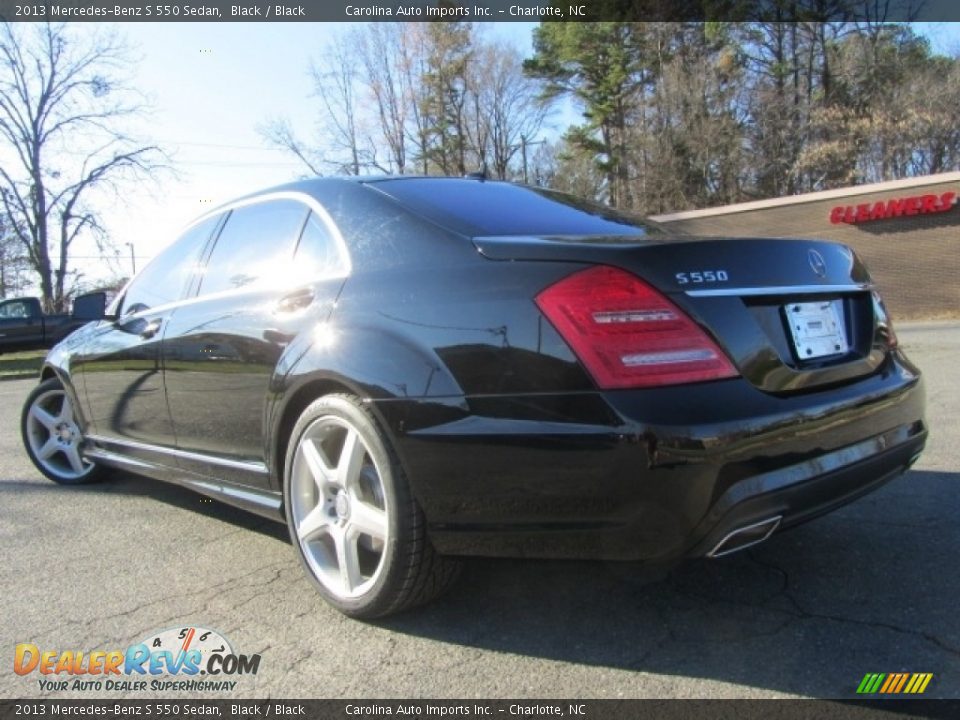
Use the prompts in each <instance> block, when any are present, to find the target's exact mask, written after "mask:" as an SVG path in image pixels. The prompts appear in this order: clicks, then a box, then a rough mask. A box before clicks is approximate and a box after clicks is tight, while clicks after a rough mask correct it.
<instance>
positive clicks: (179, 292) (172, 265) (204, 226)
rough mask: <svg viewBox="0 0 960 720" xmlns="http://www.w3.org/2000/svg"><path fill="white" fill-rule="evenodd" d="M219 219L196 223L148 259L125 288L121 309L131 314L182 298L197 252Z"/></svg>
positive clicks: (191, 274) (195, 261) (195, 267)
mask: <svg viewBox="0 0 960 720" xmlns="http://www.w3.org/2000/svg"><path fill="white" fill-rule="evenodd" d="M221 218H222V216H217V217H212V218H208V219H207V220H204V221H203V222H200V223H197V224H196V225H194V226H193V227H191V228H190V229H189V230H187V231H186V232H185V233H184V234H183V235H181V236H180V237H179V238H178V239H177V240H176V241H174V243H173V245H171V246H170V247H168V248H167V249H166V250H164V251H163V252H162V253H160V254H159V255H157V257H155V258H154V259H153V260H151V261H150V264H149V265H147V266H146V267H145V268H144V269H143V271H142V272H141V273H140V274H139V275H137V276H136V277H135V278H134V280H133V282H132V283H130V287H129V288H127V292H126V295H125V296H124V299H123V306H122V308H121V312H122V313H123V314H124V315H130V314H131V313H135V312H142V311H143V310H146V309H148V308H153V307H158V306H160V305H166V304H167V303H171V302H176V301H177V300H181V299H182V298H183V296H184V293H185V292H186V289H187V284H188V283H189V282H190V278H191V277H192V276H193V273H194V272H195V271H196V269H197V265H198V264H199V262H200V253H201V252H203V247H204V245H206V244H207V240H209V239H210V234H211V233H212V232H213V231H214V229H215V228H216V226H217V224H218V223H219V222H220V220H221Z"/></svg>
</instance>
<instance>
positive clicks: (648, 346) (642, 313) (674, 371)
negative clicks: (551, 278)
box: [536, 265, 737, 389]
mask: <svg viewBox="0 0 960 720" xmlns="http://www.w3.org/2000/svg"><path fill="white" fill-rule="evenodd" d="M536 302H537V305H538V306H539V308H540V310H541V311H542V312H543V314H544V315H546V316H547V318H548V319H549V320H550V322H551V323H553V326H554V327H555V328H556V329H557V331H558V332H559V333H560V335H561V336H562V337H563V339H564V340H566V341H567V343H568V344H569V345H570V348H571V349H572V350H573V352H574V353H575V354H576V356H577V357H578V358H579V359H580V362H582V363H583V364H584V366H586V368H587V370H588V371H589V372H590V374H591V375H592V376H593V379H594V381H595V382H596V383H597V385H599V386H600V387H601V388H605V389H609V388H628V387H631V388H632V387H654V386H660V385H677V384H681V383H692V382H702V381H704V380H717V379H720V378H729V377H735V376H736V375H737V371H736V369H734V367H733V365H732V364H731V363H730V361H729V360H728V359H727V357H726V355H724V353H723V351H722V350H720V348H719V347H717V345H716V343H714V342H713V341H712V340H711V339H710V338H709V337H708V336H707V334H706V333H705V332H704V331H703V330H702V329H700V327H699V326H698V325H697V324H696V323H695V322H693V320H691V319H690V317H689V316H687V315H686V313H684V312H683V311H682V310H681V309H680V308H678V307H677V306H676V305H674V304H673V303H672V302H670V301H669V300H668V299H667V298H666V297H664V296H663V295H662V294H661V293H659V292H657V291H656V290H655V289H653V288H652V287H650V286H649V285H648V284H647V283H645V282H643V281H642V280H640V279H639V278H638V277H636V276H634V275H631V274H630V273H628V272H625V271H623V270H618V269H616V268H612V267H607V266H602V265H600V266H596V267H593V268H590V269H589V270H583V271H581V272H577V273H574V274H573V275H570V276H569V277H566V278H564V279H563V280H561V281H560V282H558V283H555V284H553V285H551V286H550V287H548V288H547V289H546V290H544V291H543V292H541V293H540V294H539V295H537V297H536Z"/></svg>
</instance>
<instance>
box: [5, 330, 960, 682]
mask: <svg viewBox="0 0 960 720" xmlns="http://www.w3.org/2000/svg"><path fill="white" fill-rule="evenodd" d="M899 334H900V338H901V342H902V343H903V344H904V345H905V346H906V347H907V349H908V352H909V353H910V355H911V357H912V358H913V359H914V360H915V361H916V362H917V363H918V364H919V365H920V366H921V368H922V369H923V370H924V372H925V374H926V379H927V393H928V420H929V424H930V426H931V431H932V434H931V438H930V442H929V444H928V446H927V451H926V453H925V454H924V455H923V457H922V458H921V460H920V461H919V463H918V464H917V465H916V467H915V468H914V469H913V470H912V471H911V472H910V473H909V474H908V475H906V476H905V477H903V478H900V479H898V480H896V481H894V482H893V483H891V484H889V485H887V486H886V487H884V488H883V489H881V490H880V491H878V492H876V493H874V494H872V495H870V496H868V497H866V498H864V499H861V500H860V501H859V502H857V503H855V504H853V505H851V506H848V507H846V508H844V509H842V510H840V511H838V512H836V513H833V514H831V515H829V516H826V517H823V518H820V519H818V520H816V521H814V522H812V523H809V524H807V525H805V526H803V527H800V528H797V529H795V530H793V531H791V532H788V533H784V534H782V535H778V536H775V538H774V539H772V540H771V541H770V542H768V543H766V544H764V545H761V546H758V547H757V548H754V549H752V550H749V551H747V552H745V553H740V554H738V555H733V556H730V557H728V558H724V559H722V560H714V561H698V562H692V563H688V564H686V565H683V566H681V567H679V568H675V569H673V570H671V571H658V570H655V569H646V570H644V569H639V568H637V567H636V566H621V565H610V564H602V563H558V562H557V563H550V562H522V561H491V560H475V561H471V562H469V563H468V564H467V567H466V570H465V572H464V574H463V577H462V578H461V580H460V582H459V584H458V585H457V587H456V588H455V590H454V591H453V592H452V593H450V594H449V595H447V596H446V597H444V598H443V599H442V600H440V601H439V602H437V603H435V604H433V605H431V606H429V607H427V608H423V609H421V610H419V611H416V612H413V613H409V614H406V615H403V616H400V617H396V618H392V619H389V620H386V621H382V622H378V623H373V624H364V623H360V622H356V621H352V620H348V619H347V618H344V617H342V616H341V615H339V614H337V613H336V612H334V611H333V610H331V609H329V608H328V607H327V606H326V605H325V604H324V603H323V602H322V601H321V600H320V598H319V596H318V595H317V593H316V592H315V591H314V590H313V589H312V587H311V586H310V585H309V583H308V582H307V580H306V579H305V578H304V576H303V574H302V571H301V569H300V566H299V564H298V562H297V560H296V558H295V557H294V553H293V551H292V549H291V547H290V546H289V543H288V541H287V536H286V530H285V529H284V528H283V527H282V526H280V525H277V524H274V523H270V522H267V521H264V520H262V519H260V518H257V517H254V516H250V515H247V514H245V513H243V512H241V511H239V510H234V509H232V508H229V507H227V506H224V505H221V504H219V503H217V502H210V501H206V500H203V499H202V498H200V497H199V496H197V495H195V494H193V493H191V492H189V491H186V490H182V489H180V488H177V487H173V486H167V485H164V484H162V483H159V482H155V481H152V480H146V479H142V478H138V477H135V476H133V475H126V474H120V475H118V476H117V478H116V479H115V480H113V481H112V482H109V483H106V484H101V485H96V486H88V487H83V488H61V487H57V486H55V485H53V484H52V483H50V482H48V481H46V480H45V479H43V478H42V477H41V476H40V474H39V473H37V472H36V471H34V469H33V468H32V466H31V465H30V464H29V461H28V460H27V458H26V456H25V455H24V453H23V451H22V450H21V446H20V438H19V430H18V422H19V412H20V406H21V403H22V401H23V399H24V397H25V396H26V394H27V393H28V392H29V389H30V388H31V387H32V381H23V380H19V381H9V382H4V383H0V517H2V521H0V538H2V540H0V542H2V545H0V547H2V563H0V595H2V597H3V598H4V600H3V606H4V609H3V621H2V628H0V648H2V653H3V655H4V657H3V660H2V663H0V668H2V670H0V696H2V697H5V698H17V697H20V698H22V697H72V698H82V697H87V696H89V695H87V694H84V693H80V692H73V691H67V692H44V691H41V690H40V688H39V686H38V681H37V678H38V674H37V673H33V674H31V675H29V676H23V677H21V676H18V675H16V674H14V672H13V671H12V669H11V663H12V659H13V657H12V656H13V649H14V646H15V645H16V644H17V643H24V642H30V643H34V644H36V645H37V646H38V647H40V648H41V649H56V650H61V651H62V650H67V649H72V650H84V651H89V650H95V649H104V650H109V649H125V648H126V647H127V646H129V645H131V644H132V643H135V642H138V641H139V640H140V639H142V638H144V637H148V636H150V635H151V634H152V633H154V632H156V631H159V630H162V629H164V628H171V627H180V626H182V627H186V626H199V627H204V628H214V629H217V630H219V631H220V632H222V633H223V635H224V636H226V637H228V638H229V639H230V641H231V642H232V643H233V647H234V649H235V650H236V651H238V652H243V653H259V654H260V655H261V657H262V661H261V664H260V668H259V672H258V673H257V674H256V675H255V676H249V675H248V676H245V677H241V678H239V679H238V684H237V686H236V689H235V690H234V691H233V693H232V694H233V695H234V696H237V697H289V698H292V697H350V698H402V697H434V698H442V697H450V698H454V697H458V698H490V697H494V698H495V697H505V698H507V697H509V698H527V697H529V698H547V697H557V698H576V697H589V698H605V697H614V698H616V697H625V698H634V697H636V698H641V697H696V698H703V697H745V698H756V697H784V696H812V697H834V698H848V697H851V696H852V695H853V693H854V691H855V689H856V687H857V685H858V684H859V682H860V680H861V679H862V678H863V676H864V675H865V674H866V673H868V672H887V673H889V672H929V673H933V674H934V678H933V681H932V682H931V683H930V685H929V687H928V689H927V691H926V695H927V696H932V697H952V698H958V697H960V614H958V613H957V611H956V608H957V602H958V598H960V572H958V567H960V324H957V323H931V324H923V325H912V326H903V327H900V328H899ZM150 694H151V693H149V692H147V693H144V692H129V691H119V692H110V693H107V692H105V691H104V692H97V693H94V694H93V696H94V697H102V696H105V695H110V696H116V697H135V698H139V697H145V696H148V695H150ZM160 694H162V695H167V696H171V695H177V693H170V692H167V693H160ZM200 696H201V697H206V698H220V697H224V696H225V694H223V693H205V694H202V695H200ZM226 696H230V694H229V693H227V694H226Z"/></svg>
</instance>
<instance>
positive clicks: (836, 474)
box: [23, 177, 927, 617]
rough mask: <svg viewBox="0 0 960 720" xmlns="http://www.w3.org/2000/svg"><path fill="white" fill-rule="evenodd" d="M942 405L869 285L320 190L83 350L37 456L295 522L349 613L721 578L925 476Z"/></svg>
mask: <svg viewBox="0 0 960 720" xmlns="http://www.w3.org/2000/svg"><path fill="white" fill-rule="evenodd" d="M923 410H924V400H923V390H922V385H921V379H920V373H919V372H918V370H917V368H916V367H914V366H913V365H912V364H911V363H910V361H909V360H907V358H906V357H905V356H904V354H903V352H902V351H901V350H900V349H899V348H898V347H897V339H896V336H895V335H894V332H893V329H892V327H891V325H890V322H889V319H888V317H887V315H886V312H885V310H884V307H883V304H882V302H881V301H880V298H879V296H878V295H877V293H876V291H875V289H874V287H873V284H872V283H871V279H870V277H869V275H868V274H867V271H866V269H865V268H864V266H863V265H862V264H861V262H860V261H859V260H858V258H857V257H856V256H855V255H854V253H853V252H851V251H850V250H849V249H848V248H847V247H845V246H843V245H838V244H834V243H830V242H819V241H812V240H763V239H736V238H726V239H703V238H691V237H671V236H669V235H668V234H666V233H664V232H663V231H661V230H658V229H656V228H655V227H652V226H650V225H648V224H645V223H642V222H640V221H638V220H637V219H635V218H631V217H628V216H625V215H622V214H619V213H616V212H614V211H612V210H610V209H607V208H603V207H598V206H595V205H592V204H590V203H586V202H583V201H580V200H578V199H576V198H573V197H570V196H567V195H563V194H559V193H555V192H552V191H548V190H543V189H540V188H533V187H526V186H520V185H514V184H510V183H503V182H491V181H486V180H483V179H480V178H429V177H421V178H415V177H404V178H360V179H356V178H355V179H317V180H310V181H304V182H300V183H296V184H292V185H287V186H284V187H280V188H277V189H273V190H269V191H265V192H263V193H260V194H256V195H253V196H250V197H247V198H244V199H242V200H239V201H237V202H234V203H231V204H229V205H226V206H224V207H222V208H220V209H218V210H215V211H213V212H211V213H209V214H207V215H205V216H204V217H202V218H200V219H199V220H198V221H196V222H195V223H194V224H192V225H190V226H189V227H188V228H187V229H186V231H185V232H184V233H183V234H182V235H181V237H180V238H179V239H177V240H176V241H175V242H174V243H173V244H172V245H170V246H169V247H168V248H167V249H166V250H165V251H164V252H162V253H161V254H160V255H159V256H158V257H156V258H155V259H154V260H153V261H152V262H151V263H150V264H149V265H148V266H147V267H146V268H145V269H144V270H143V271H142V272H141V273H140V274H139V275H137V276H136V277H135V278H134V279H133V280H132V281H131V282H130V284H129V285H128V286H127V287H126V288H125V289H124V290H123V292H122V293H121V295H120V296H119V297H118V298H117V300H116V301H115V302H114V304H113V306H112V307H111V308H110V309H109V310H108V311H107V313H106V316H105V317H103V318H102V319H100V320H98V321H95V322H93V323H91V324H89V325H87V326H85V327H84V328H82V329H80V330H79V331H77V332H76V333H74V334H73V335H71V336H70V337H69V338H67V339H66V340H65V341H63V342H62V343H61V344H59V345H58V346H56V347H55V348H54V349H53V350H52V351H51V352H50V354H49V356H48V357H47V359H46V363H45V365H44V369H43V375H42V380H41V383H40V384H39V386H38V387H37V388H36V389H35V390H34V391H33V392H32V393H31V395H30V397H29V398H28V400H27V403H26V405H25V407H24V412H23V439H24V442H25V445H26V449H27V452H28V453H29V455H30V457H31V459H32V460H33V462H34V463H35V464H36V465H37V467H38V468H39V469H40V471H41V472H43V473H44V474H45V475H47V476H48V477H49V478H51V479H53V480H55V481H57V482H60V483H79V482H86V481H89V480H93V479H94V478H96V477H98V476H99V475H101V473H102V471H103V470H104V469H105V468H107V467H117V468H122V469H126V470H129V471H132V472H135V473H141V474H144V475H148V476H152V477H155V478H160V479H162V480H167V481H172V482H176V483H181V484H183V485H186V486H188V487H191V488H194V489H196V490H198V491H199V492H201V493H206V494H207V495H210V496H213V497H216V498H218V499H220V500H222V501H224V502H226V503H231V504H234V505H238V506H241V507H244V508H247V509H249V510H252V511H253V512H256V513H260V514H262V515H265V516H268V517H272V518H276V519H278V520H282V521H285V522H286V523H287V525H288V526H289V529H290V535H291V538H292V540H293V545H294V547H295V548H296V551H297V553H298V555H299V557H300V559H301V560H302V562H303V565H304V567H305V569H306V571H307V573H308V575H309V576H310V577H311V579H312V580H313V581H314V582H315V584H316V586H317V587H318V588H319V590H320V592H321V593H322V594H323V595H324V597H325V598H326V599H327V600H328V601H329V602H330V603H331V604H333V605H334V606H335V607H337V608H338V609H339V610H341V611H342V612H344V613H347V614H349V615H352V616H356V617H375V616H380V615H385V614H388V613H391V612H396V611H399V610H402V609H404V608H406V607H410V606H412V605H415V604H417V603H420V602H424V601H426V600H428V599H430V598H431V597H433V596H435V595H436V594H437V593H439V592H441V591H442V590H443V589H444V588H445V587H446V586H448V585H449V584H450V583H451V582H452V580H453V578H454V577H455V575H456V569H457V567H458V564H457V561H456V560H455V556H460V555H488V556H524V557H542V558H575V557H578V558H584V557H587V558H603V559H621V560H652V561H670V560H675V559H679V558H682V557H696V556H718V555H723V554H725V553H729V552H732V551H734V550H738V549H740V548H743V547H746V546H749V545H752V544H754V543H757V542H760V541H761V540H764V539H766V538H767V537H768V536H769V535H770V534H771V533H773V532H775V531H776V530H778V529H782V528H785V527H788V526H791V525H794V524H797V523H800V522H803V521H805V520H808V519H810V518H812V517H813V516H815V515H818V514H820V513H823V512H826V511H829V510H831V509H833V508H835V507H838V506H840V505H842V504H844V503H846V502H849V501H850V500H853V499H854V498H856V497H858V496H860V495H863V494H864V493H866V492H869V491H871V490H873V489H875V488H877V487H878V486H880V485H881V484H882V483H883V482H884V481H886V480H888V479H890V478H892V477H894V476H896V475H897V474H899V473H902V472H903V471H904V470H906V469H907V468H908V467H910V465H911V463H913V462H914V460H916V458H917V456H918V455H919V453H920V452H921V450H922V449H923V445H924V441H925V439H926V435H927V428H926V426H925V423H924V419H923Z"/></svg>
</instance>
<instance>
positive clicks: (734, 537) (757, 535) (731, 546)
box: [707, 515, 783, 558]
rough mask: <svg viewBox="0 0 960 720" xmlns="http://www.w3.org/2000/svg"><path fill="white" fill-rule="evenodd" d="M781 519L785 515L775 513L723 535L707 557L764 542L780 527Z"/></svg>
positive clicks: (727, 553)
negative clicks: (772, 515)
mask: <svg viewBox="0 0 960 720" xmlns="http://www.w3.org/2000/svg"><path fill="white" fill-rule="evenodd" d="M781 520H783V515H775V516H774V517H771V518H767V519H766V520H761V521H760V522H756V523H753V524H752V525H744V526H743V527H740V528H737V529H736V530H732V531H731V532H729V533H727V534H726V535H724V536H723V539H722V540H721V541H720V542H718V543H717V544H716V545H715V546H714V548H713V550H711V551H710V552H708V553H707V557H709V558H717V557H723V556H724V555H729V554H730V553H735V552H737V551H738V550H744V549H746V548H748V547H751V546H753V545H756V544H758V543H762V542H763V541H764V540H766V539H767V538H768V537H770V536H771V535H772V534H773V532H774V531H775V530H776V529H777V528H778V527H780V521H781Z"/></svg>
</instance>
